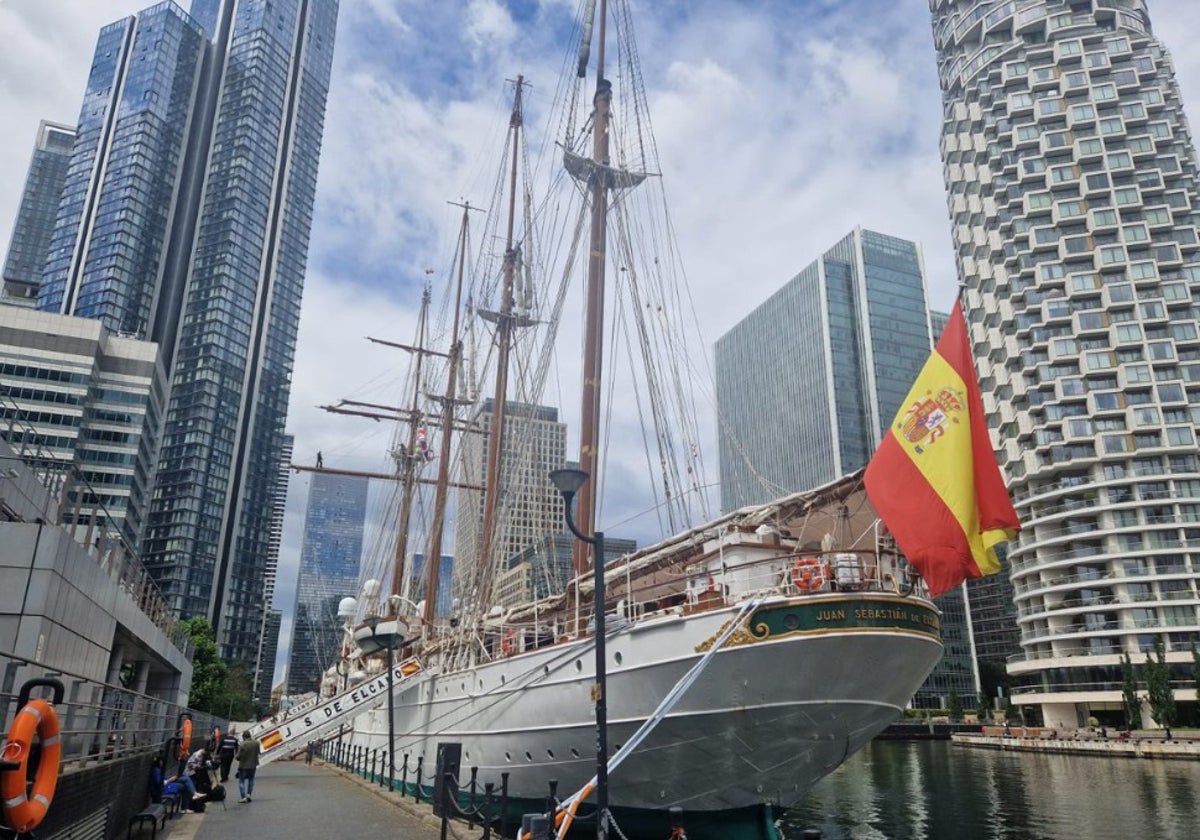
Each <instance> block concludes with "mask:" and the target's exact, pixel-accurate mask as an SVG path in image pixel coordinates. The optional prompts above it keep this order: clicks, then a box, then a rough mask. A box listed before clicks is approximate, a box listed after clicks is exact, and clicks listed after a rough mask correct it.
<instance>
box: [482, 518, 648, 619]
mask: <svg viewBox="0 0 1200 840" xmlns="http://www.w3.org/2000/svg"><path fill="white" fill-rule="evenodd" d="M575 545H576V539H575V536H574V535H573V534H569V533H566V534H563V533H559V534H552V535H550V536H548V537H545V538H544V539H541V540H538V541H537V542H536V543H534V544H533V545H530V546H527V547H526V548H525V549H524V550H522V551H521V552H520V553H518V554H514V555H513V556H512V557H510V558H509V560H508V563H507V565H506V567H505V568H504V569H503V570H501V571H500V572H499V573H498V574H497V576H496V584H495V588H494V590H493V592H494V598H493V601H492V603H494V604H496V605H497V606H501V607H513V606H517V605H518V604H525V603H528V602H530V601H533V600H538V599H541V598H545V597H547V596H549V595H558V594H561V593H563V592H566V591H567V584H568V583H570V581H571V579H572V578H573V577H574V576H575V567H574V551H575ZM634 551H637V540H623V539H615V538H613V537H605V538H604V562H605V564H606V565H607V564H608V563H611V562H612V561H614V560H617V559H619V558H620V557H623V556H624V555H626V554H631V553H633V552H634ZM588 574H589V575H590V574H591V572H588Z"/></svg>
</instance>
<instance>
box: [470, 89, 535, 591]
mask: <svg viewBox="0 0 1200 840" xmlns="http://www.w3.org/2000/svg"><path fill="white" fill-rule="evenodd" d="M524 82H525V77H524V76H520V75H519V76H517V92H516V96H515V97H514V98H513V109H512V116H511V117H510V118H509V121H508V127H509V129H510V130H511V131H512V171H511V173H510V176H509V195H508V233H507V236H506V238H505V247H504V268H503V273H504V280H503V283H502V284H501V292H500V316H499V319H498V320H497V323H496V344H497V351H496V391H495V396H494V398H493V400H492V424H491V430H490V431H489V433H488V439H487V454H488V458H487V477H486V479H485V480H484V482H483V486H484V495H483V499H484V501H483V540H482V542H481V545H480V552H479V559H478V562H479V564H480V567H481V568H485V567H486V565H487V564H488V563H489V562H491V557H492V549H493V546H494V543H495V539H496V506H497V504H498V502H499V497H500V460H501V459H500V454H501V450H502V449H503V448H504V430H505V429H504V427H505V419H506V415H507V413H508V412H507V407H506V402H507V394H508V357H509V351H510V350H511V348H512V329H513V317H512V311H513V273H514V271H515V270H516V262H517V256H516V251H515V250H514V249H513V230H514V227H515V223H516V213H517V160H518V157H519V153H520V145H521V143H520V140H521V124H522V116H521V88H522V87H523V86H524ZM480 594H481V597H482V593H480Z"/></svg>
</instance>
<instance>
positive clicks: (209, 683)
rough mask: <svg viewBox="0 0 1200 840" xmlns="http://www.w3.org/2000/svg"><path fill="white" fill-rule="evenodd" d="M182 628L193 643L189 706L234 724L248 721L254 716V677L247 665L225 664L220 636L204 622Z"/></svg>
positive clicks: (184, 623) (194, 620) (186, 623)
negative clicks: (252, 690) (231, 721)
mask: <svg viewBox="0 0 1200 840" xmlns="http://www.w3.org/2000/svg"><path fill="white" fill-rule="evenodd" d="M179 628H180V629H181V630H182V631H183V632H184V633H186V634H187V636H188V639H189V640H190V641H191V643H192V651H193V653H192V690H191V692H190V693H189V694H188V706H189V707H190V708H192V709H195V710H196V711H198V712H207V713H208V714H210V715H213V716H214V717H220V718H225V717H227V718H229V719H231V720H238V719H241V720H246V719H247V718H249V717H251V716H252V715H253V714H254V698H253V697H252V696H251V690H250V689H251V680H250V675H249V674H248V672H247V671H246V665H245V663H242V662H235V663H234V665H233V667H232V668H231V667H230V666H228V665H226V664H225V663H224V662H223V661H221V657H220V656H219V655H218V651H217V641H216V633H215V632H214V631H213V627H212V625H211V624H209V623H208V621H207V620H206V619H203V618H189V619H187V620H186V621H181V622H179Z"/></svg>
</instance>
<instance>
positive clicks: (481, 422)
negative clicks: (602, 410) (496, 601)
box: [453, 399, 567, 600]
mask: <svg viewBox="0 0 1200 840" xmlns="http://www.w3.org/2000/svg"><path fill="white" fill-rule="evenodd" d="M494 406H495V402H494V401H493V400H491V399H488V400H485V401H484V402H483V403H482V404H481V405H480V407H479V408H478V410H477V411H476V412H475V414H474V415H473V416H472V418H471V422H472V425H473V426H474V428H476V429H479V430H480V432H481V434H468V435H465V436H464V437H463V441H462V445H461V453H460V458H459V483H460V484H462V485H466V486H467V487H468V488H469V487H472V486H473V487H482V486H483V484H484V483H485V480H486V476H487V458H488V446H489V444H490V441H491V431H492V423H493V420H494V418H495V413H494ZM506 409H507V410H506V412H505V415H504V417H505V429H504V437H505V440H504V446H503V447H502V448H501V455H500V481H501V489H500V495H499V500H498V502H497V510H496V522H497V532H496V537H495V541H494V554H493V556H494V557H498V558H500V562H499V563H496V564H491V567H492V568H500V567H503V566H506V565H507V560H508V558H511V557H513V556H514V555H516V554H519V553H520V552H521V551H523V550H524V549H525V548H527V547H528V546H530V545H533V544H535V543H537V542H539V541H540V540H543V539H545V538H546V537H547V536H548V535H552V534H557V533H559V532H560V531H562V529H563V523H564V521H565V520H564V519H563V515H564V514H563V503H562V497H561V496H560V495H559V493H558V491H557V490H555V489H554V485H553V484H552V483H551V482H550V471H551V470H556V469H558V468H559V467H561V466H563V464H565V463H566V461H567V457H566V450H567V427H566V424H564V423H562V422H560V421H559V419H558V409H556V408H550V407H548V406H542V405H528V404H525V403H518V402H509V403H507V404H506ZM458 500H459V503H458V514H457V515H458V519H457V520H456V522H455V532H454V546H455V548H454V554H455V556H456V557H458V558H460V562H459V563H456V564H455V569H454V573H455V580H454V590H453V591H454V595H455V597H458V598H466V599H467V600H471V599H472V593H473V592H474V591H475V589H476V587H477V586H478V585H479V583H480V581H479V580H477V579H476V578H475V575H477V574H479V573H480V572H479V570H480V569H481V568H482V567H483V566H484V565H487V564H475V563H472V562H470V561H468V560H465V559H462V558H474V557H477V556H478V555H479V552H480V551H481V545H482V542H483V524H484V523H483V520H484V494H483V492H482V491H481V490H478V489H475V490H472V489H460V490H459V491H458ZM492 583H493V581H491V580H488V581H486V582H485V585H486V586H489V587H490V586H491V585H492ZM489 592H490V590H489Z"/></svg>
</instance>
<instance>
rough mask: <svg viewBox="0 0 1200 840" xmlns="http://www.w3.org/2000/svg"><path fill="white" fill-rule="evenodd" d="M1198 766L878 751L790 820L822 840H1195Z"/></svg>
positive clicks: (945, 748)
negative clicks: (1135, 839)
mask: <svg viewBox="0 0 1200 840" xmlns="http://www.w3.org/2000/svg"><path fill="white" fill-rule="evenodd" d="M1198 824H1200V763H1197V762H1193V761H1151V760H1145V759H1127V758H1111V759H1108V758H1092V757H1087V756H1061V755H1040V754H1036V753H1011V752H999V751H995V750H976V749H967V748H965V747H952V746H951V745H950V743H949V742H946V741H927V742H896V741H890V742H889V741H878V742H874V743H872V744H870V745H869V746H867V747H866V748H865V749H863V750H862V751H861V752H859V753H858V754H857V755H855V756H853V757H852V758H851V759H850V760H849V761H847V762H846V764H844V765H843V766H842V767H840V768H839V769H838V770H836V771H835V772H834V773H833V774H832V775H830V776H829V777H827V778H826V779H824V780H822V781H821V782H820V783H819V784H818V785H817V786H816V787H815V788H813V790H812V792H811V793H810V794H809V795H808V796H807V797H806V798H805V799H804V801H803V802H802V803H801V805H800V807H799V808H797V809H795V810H793V811H792V812H791V813H789V814H788V815H787V817H785V819H784V821H783V824H782V826H781V827H782V828H783V829H784V831H785V833H786V835H787V836H788V837H791V838H795V837H799V836H800V833H801V831H802V830H803V829H806V828H817V829H820V830H821V832H822V837H823V840H910V838H911V840H926V838H932V839H933V840H952V839H953V840H958V838H972V840H993V839H994V840H1026V839H1027V838H1045V840H1067V839H1068V838H1070V840H1077V838H1105V837H1113V838H1125V837H1138V838H1145V839H1146V840H1151V838H1154V839H1155V840H1156V839H1157V838H1162V840H1175V838H1179V840H1184V838H1186V839H1187V840H1192V838H1195V837H1197V836H1198V834H1200V830H1198V829H1197V825H1198Z"/></svg>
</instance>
